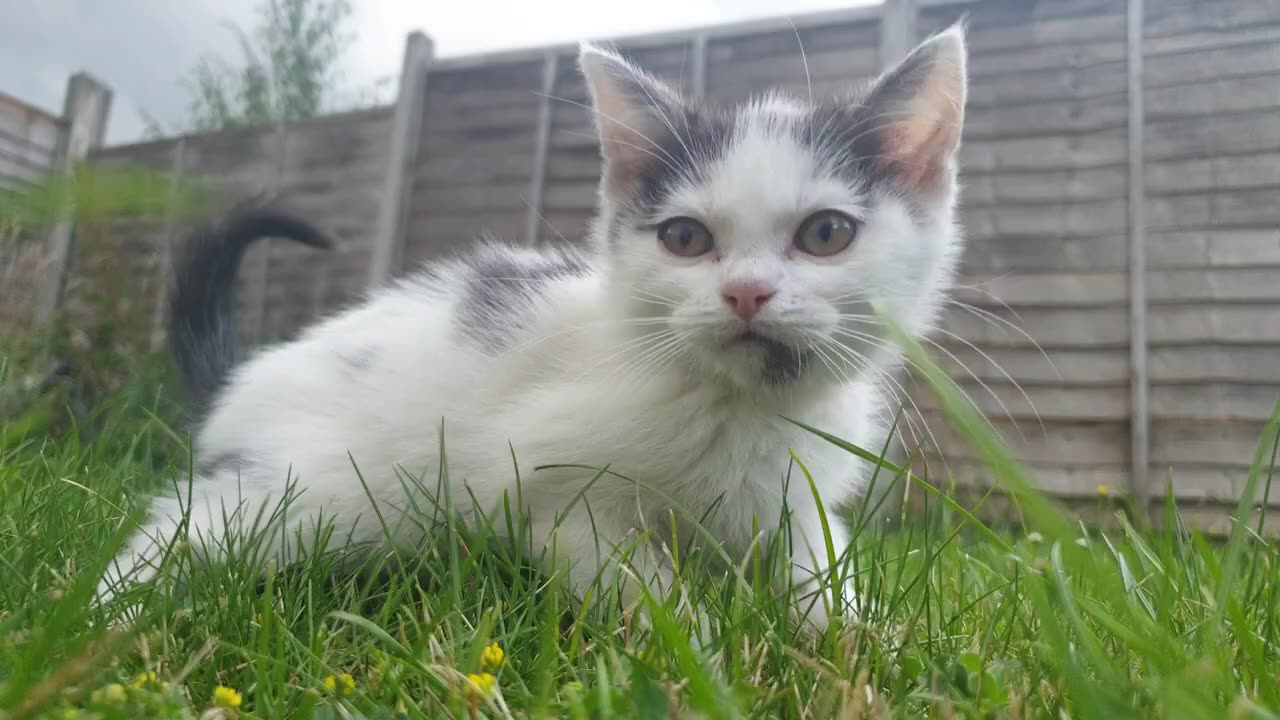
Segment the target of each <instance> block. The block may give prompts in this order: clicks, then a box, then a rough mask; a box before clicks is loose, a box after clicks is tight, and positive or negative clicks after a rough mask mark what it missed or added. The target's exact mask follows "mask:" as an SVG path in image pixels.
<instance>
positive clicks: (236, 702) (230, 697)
mask: <svg viewBox="0 0 1280 720" xmlns="http://www.w3.org/2000/svg"><path fill="white" fill-rule="evenodd" d="M243 702H244V698H243V697H241V696H240V693H238V692H236V690H235V688H229V687H224V686H222V685H219V686H218V687H216V688H214V689H213V704H214V705H216V706H218V707H220V708H227V709H228V710H235V709H236V708H238V707H240V704H241V703H243Z"/></svg>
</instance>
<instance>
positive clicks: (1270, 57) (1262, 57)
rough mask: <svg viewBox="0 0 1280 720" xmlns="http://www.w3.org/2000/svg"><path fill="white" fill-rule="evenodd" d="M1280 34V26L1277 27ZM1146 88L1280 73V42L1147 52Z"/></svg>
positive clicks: (1271, 41)
mask: <svg viewBox="0 0 1280 720" xmlns="http://www.w3.org/2000/svg"><path fill="white" fill-rule="evenodd" d="M1273 30H1274V32H1276V33H1277V34H1278V35H1280V25H1277V26H1274V28H1273ZM1142 69H1143V87H1145V88H1148V89H1152V88H1161V87H1166V86H1170V85H1187V84H1190V83H1197V82H1209V83H1212V82H1217V81H1219V80H1221V79H1223V78H1230V77H1235V76H1248V75H1257V74H1262V73H1276V72H1280V43H1277V42H1276V39H1274V38H1273V39H1270V40H1264V41H1261V42H1252V43H1247V44H1240V45H1228V46H1226V47H1211V48H1207V49H1204V50H1199V51H1189V52H1188V51H1183V52H1179V53H1176V54H1166V55H1148V57H1146V58H1144V61H1143V64H1142Z"/></svg>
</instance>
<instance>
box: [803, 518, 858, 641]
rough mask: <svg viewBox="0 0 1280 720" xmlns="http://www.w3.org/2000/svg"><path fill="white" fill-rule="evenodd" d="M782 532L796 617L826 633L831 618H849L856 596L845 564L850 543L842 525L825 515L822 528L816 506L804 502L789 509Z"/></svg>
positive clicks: (837, 519) (849, 565) (842, 522)
mask: <svg viewBox="0 0 1280 720" xmlns="http://www.w3.org/2000/svg"><path fill="white" fill-rule="evenodd" d="M786 529H787V531H788V532H789V533H790V546H791V563H790V568H789V578H788V579H789V580H790V582H791V590H792V595H791V598H792V606H793V608H794V609H795V611H796V614H797V615H798V616H799V618H800V619H801V620H802V621H803V622H806V623H810V624H812V625H813V626H815V627H816V628H817V629H818V630H820V631H825V630H826V629H827V626H828V625H829V624H830V623H831V619H832V618H833V617H845V618H847V617H851V616H852V615H853V613H854V608H856V607H857V605H856V603H857V596H856V588H855V586H854V582H853V577H852V575H851V569H850V568H851V564H850V563H849V562H848V554H849V552H851V551H852V548H851V547H850V546H851V543H852V539H851V537H850V534H849V530H848V528H847V527H845V524H844V521H843V520H841V519H840V518H839V517H837V516H836V515H835V514H834V513H828V514H827V525H826V527H825V528H824V526H823V523H822V516H821V515H820V514H819V512H818V508H817V505H816V504H814V503H812V502H808V503H802V504H801V506H800V507H798V508H792V510H791V514H790V516H789V518H788V520H787V528H786ZM828 540H829V541H830V546H829V548H828ZM832 555H834V556H835V565H832V563H831V559H832Z"/></svg>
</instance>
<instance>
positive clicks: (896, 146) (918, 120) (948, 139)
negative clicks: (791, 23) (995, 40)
mask: <svg viewBox="0 0 1280 720" xmlns="http://www.w3.org/2000/svg"><path fill="white" fill-rule="evenodd" d="M966 55H967V52H966V49H965V40H964V27H963V26H962V25H959V24H957V25H953V26H951V27H950V28H948V29H946V30H944V31H943V32H941V33H939V34H937V35H935V36H933V37H932V38H930V39H928V40H926V41H925V42H923V43H921V44H920V46H919V47H917V48H916V49H915V50H914V51H912V52H911V54H910V55H908V56H907V57H906V59H904V60H903V61H902V62H900V63H898V65H897V66H896V67H894V68H892V69H890V70H889V71H887V72H886V73H885V74H884V75H882V76H881V77H880V78H879V79H878V80H877V81H876V82H875V84H874V85H873V86H872V88H871V91H870V93H869V94H868V95H867V96H866V99H865V101H864V105H863V108H862V109H861V111H860V112H861V113H864V124H865V125H867V126H868V127H871V128H874V130H873V131H872V132H873V133H874V140H875V142H874V144H875V162H876V164H877V165H878V166H879V168H880V169H881V170H882V171H886V172H888V173H890V174H892V175H894V176H895V177H896V180H897V181H898V182H900V183H901V184H902V185H904V186H905V187H907V188H909V189H911V190H913V191H916V192H921V193H931V192H935V193H936V192H938V191H940V190H943V189H945V187H946V184H947V183H948V182H949V181H950V180H951V179H952V176H953V172H954V170H953V168H954V163H953V162H952V161H953V159H954V156H955V153H956V150H957V149H958V148H959V147H960V132H961V128H962V127H963V126H964V103H965V93H966V85H967V78H966V70H965V65H966Z"/></svg>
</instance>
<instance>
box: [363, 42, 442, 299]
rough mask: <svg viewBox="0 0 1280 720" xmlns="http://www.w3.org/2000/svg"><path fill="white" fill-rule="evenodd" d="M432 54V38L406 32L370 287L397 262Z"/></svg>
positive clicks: (379, 280) (400, 251) (374, 244)
mask: <svg viewBox="0 0 1280 720" xmlns="http://www.w3.org/2000/svg"><path fill="white" fill-rule="evenodd" d="M434 54H435V50H434V46H433V45H432V43H431V38H429V37H427V36H426V35H425V34H424V33H422V32H420V31H416V30H415V31H414V32H412V33H410V34H409V39H408V40H407V41H406V42H405V49H404V64H403V66H402V68H401V71H400V90H399V93H398V94H397V96H396V105H395V111H394V115H393V116H392V120H391V138H390V148H389V149H388V153H387V168H386V175H385V177H384V178H383V183H382V201H381V205H380V206H379V207H378V221H377V225H376V228H375V231H374V232H375V234H374V237H373V258H372V259H371V260H370V263H369V286H370V287H377V286H378V285H381V284H382V283H383V282H385V281H386V280H387V278H389V277H391V275H392V274H393V273H394V272H395V271H397V270H398V269H399V266H400V256H401V253H402V252H403V249H404V236H405V218H406V217H407V216H408V212H409V199H410V195H411V192H410V191H411V190H412V188H413V182H412V177H413V169H414V166H416V165H417V161H418V145H419V136H420V135H421V134H422V114H423V110H424V108H425V106H426V98H427V72H428V70H430V68H431V60H432V57H433V56H434Z"/></svg>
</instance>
